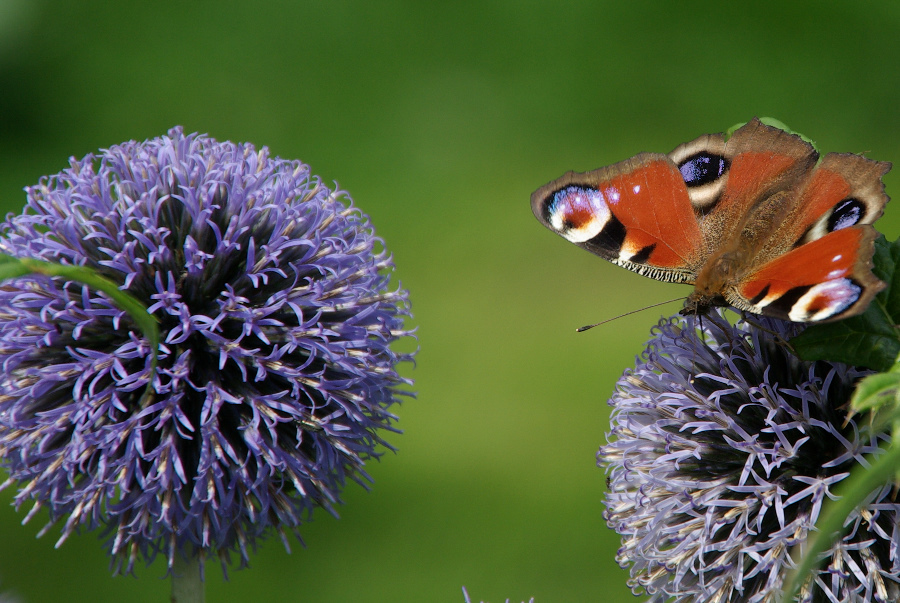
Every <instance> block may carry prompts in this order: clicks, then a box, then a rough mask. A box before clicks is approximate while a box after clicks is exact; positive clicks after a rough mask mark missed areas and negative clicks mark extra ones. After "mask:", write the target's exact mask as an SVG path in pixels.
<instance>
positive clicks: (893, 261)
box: [791, 237, 900, 371]
mask: <svg viewBox="0 0 900 603" xmlns="http://www.w3.org/2000/svg"><path fill="white" fill-rule="evenodd" d="M872 271H873V272H874V273H875V276H877V277H878V278H880V279H881V280H883V281H884V282H885V283H887V285H888V286H887V288H886V289H885V290H884V291H882V292H881V293H879V294H878V295H877V296H876V297H875V300H874V301H873V302H872V303H871V304H870V305H869V307H868V309H866V311H865V312H864V313H862V314H860V315H859V316H853V317H851V318H848V319H846V320H841V321H839V322H833V323H828V324H824V325H813V326H811V327H809V328H808V329H806V330H805V331H803V333H801V334H800V335H798V336H797V337H794V338H793V339H791V345H792V346H794V349H795V350H796V352H797V354H798V355H799V356H800V357H801V358H803V359H804V360H830V361H833V362H844V363H846V364H853V365H855V366H865V367H868V368H871V369H874V370H877V371H886V370H888V369H890V368H891V367H892V366H893V364H894V360H895V359H896V358H897V356H898V354H900V331H898V330H897V327H896V326H895V325H897V324H898V323H900V239H898V240H897V241H894V242H893V243H888V242H887V241H886V240H885V239H884V237H879V238H878V239H876V241H875V256H874V268H873V270H872Z"/></svg>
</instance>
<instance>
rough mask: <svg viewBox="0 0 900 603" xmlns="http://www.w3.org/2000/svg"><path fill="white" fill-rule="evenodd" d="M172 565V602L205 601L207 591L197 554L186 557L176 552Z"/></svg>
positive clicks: (200, 602)
mask: <svg viewBox="0 0 900 603" xmlns="http://www.w3.org/2000/svg"><path fill="white" fill-rule="evenodd" d="M174 557H175V559H174V563H173V565H172V603H203V601H204V600H205V599H206V593H205V591H204V589H203V578H202V577H201V574H200V561H199V559H197V557H196V556H192V557H185V556H184V555H182V554H180V553H179V552H176V553H175V555H174Z"/></svg>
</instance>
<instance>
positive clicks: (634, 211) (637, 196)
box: [531, 153, 703, 283]
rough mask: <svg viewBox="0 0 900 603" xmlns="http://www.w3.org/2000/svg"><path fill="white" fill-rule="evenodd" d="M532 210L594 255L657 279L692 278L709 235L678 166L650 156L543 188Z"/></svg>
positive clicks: (568, 177) (569, 175)
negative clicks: (701, 223)
mask: <svg viewBox="0 0 900 603" xmlns="http://www.w3.org/2000/svg"><path fill="white" fill-rule="evenodd" d="M531 208H532V211H533V212H534V215H535V217H537V219H538V220H540V221H541V223H542V224H544V226H546V227H547V228H549V229H550V230H552V231H554V232H556V233H557V234H559V235H561V236H563V237H565V238H566V239H568V240H569V241H571V242H573V243H575V244H576V245H578V246H579V247H582V248H584V249H587V250H588V251H590V252H591V253H594V254H597V255H599V256H600V257H602V258H605V259H607V260H609V261H610V262H613V263H614V264H618V265H619V266H623V267H625V268H628V269H629V270H633V271H635V272H638V273H640V274H643V275H645V276H649V277H651V278H655V279H657V280H662V281H669V282H678V283H692V282H693V280H694V277H695V275H696V270H697V267H698V265H699V258H700V255H701V252H702V241H703V237H702V233H701V231H700V226H699V224H698V222H697V217H696V215H695V212H694V209H693V207H692V205H691V200H690V196H689V195H688V192H687V187H686V185H685V182H684V178H683V177H682V174H681V172H680V171H679V169H678V167H677V166H676V165H675V164H674V163H673V162H672V161H671V159H669V157H667V156H666V155H662V154H655V153H642V154H640V155H637V156H635V157H632V158H631V159H628V160H626V161H622V162H620V163H617V164H615V165H612V166H609V167H605V168H600V169H598V170H593V171H591V172H585V173H576V172H568V173H567V174H565V175H564V176H562V177H561V178H558V179H557V180H554V181H553V182H550V183H549V184H546V185H544V186H542V187H541V188H539V189H538V190H537V191H535V192H534V194H532V196H531Z"/></svg>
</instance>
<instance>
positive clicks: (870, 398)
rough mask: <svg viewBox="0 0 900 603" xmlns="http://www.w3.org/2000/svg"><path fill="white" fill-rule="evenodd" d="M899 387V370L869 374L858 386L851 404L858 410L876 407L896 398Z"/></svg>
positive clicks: (862, 410)
mask: <svg viewBox="0 0 900 603" xmlns="http://www.w3.org/2000/svg"><path fill="white" fill-rule="evenodd" d="M898 389H900V373H898V372H894V371H891V372H889V373H875V374H874V375H869V376H868V377H866V378H865V379H863V380H862V381H860V382H859V385H857V386H856V390H855V391H854V392H853V397H852V398H851V399H850V406H851V407H852V408H853V410H855V411H856V412H864V411H867V410H872V409H876V408H878V407H880V406H881V405H882V404H884V403H886V402H890V401H891V400H892V399H893V398H895V397H896V395H897V390H898Z"/></svg>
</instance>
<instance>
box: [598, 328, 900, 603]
mask: <svg viewBox="0 0 900 603" xmlns="http://www.w3.org/2000/svg"><path fill="white" fill-rule="evenodd" d="M753 321H754V323H755V324H757V325H758V327H756V326H751V325H750V324H749V323H747V322H743V321H740V322H738V323H737V324H736V325H734V326H732V325H731V324H729V323H728V322H727V321H725V320H724V318H723V317H722V316H721V315H720V314H713V315H711V316H708V317H705V318H703V320H702V329H701V327H700V323H699V322H698V321H697V319H695V318H693V317H691V318H683V317H679V318H676V319H672V320H665V321H662V322H660V324H659V326H658V327H657V328H656V329H655V333H654V336H653V339H651V341H650V343H649V345H648V347H647V349H646V351H645V352H644V353H643V355H642V357H641V360H640V361H639V362H638V365H637V366H636V367H635V368H634V369H633V370H628V371H626V372H625V374H624V375H623V377H622V378H621V379H620V380H619V382H618V385H617V389H616V392H615V394H614V395H613V397H612V399H611V400H610V405H612V406H613V408H614V410H613V413H612V419H611V421H612V434H611V439H610V442H609V443H608V444H607V445H606V446H603V447H602V448H601V449H600V452H599V455H598V459H599V461H600V464H601V466H605V467H606V468H607V470H608V472H609V478H608V483H609V492H608V494H607V496H606V505H607V511H606V513H605V517H606V520H607V522H608V524H609V526H610V527H611V528H613V529H615V530H616V531H617V532H618V533H619V534H620V535H621V536H622V547H621V548H620V549H619V553H618V556H617V560H618V561H619V564H620V565H621V566H622V567H628V566H630V567H631V580H630V581H629V585H630V586H631V588H632V590H633V591H634V592H635V593H636V594H637V593H640V592H641V591H644V592H646V593H647V594H649V595H650V598H649V601H660V602H661V601H666V602H670V601H679V602H685V603H687V602H688V601H690V602H701V601H702V602H706V601H715V602H726V601H734V602H737V601H741V602H744V601H748V602H757V601H759V602H762V601H776V600H777V597H778V596H779V595H780V589H781V585H782V584H783V582H784V580H785V578H786V576H787V573H788V572H789V571H790V569H792V568H793V567H794V566H795V561H797V562H798V561H799V559H793V558H792V557H791V555H792V554H797V553H796V551H793V552H792V547H793V546H794V545H795V544H798V543H800V542H802V541H803V540H804V538H805V537H806V536H807V534H808V533H809V532H810V530H811V529H812V528H813V525H814V523H815V522H816V520H817V519H818V516H819V513H820V511H821V506H822V504H823V502H824V501H825V499H826V497H830V496H832V491H833V489H834V488H835V486H836V485H837V484H838V483H839V482H841V480H843V479H844V478H845V477H847V475H848V472H849V471H850V470H851V469H852V468H853V467H855V466H856V465H857V464H858V463H865V461H864V459H863V456H864V455H867V454H872V453H875V454H877V453H879V449H878V448H877V445H878V444H879V443H880V442H883V441H884V440H887V439H888V436H886V435H885V434H880V433H872V432H871V431H870V430H869V427H868V423H867V421H866V420H865V419H862V420H861V421H859V422H857V421H856V420H854V419H853V418H849V419H848V416H847V412H846V406H845V403H846V402H847V401H848V400H849V397H850V394H851V392H852V390H853V387H854V384H855V382H856V381H857V380H858V379H859V378H860V377H861V376H863V375H865V374H866V373H865V372H863V371H861V370H858V369H855V368H853V367H849V366H845V365H841V364H835V363H830V362H822V361H820V362H804V361H801V360H799V359H798V358H797V357H796V356H795V355H794V354H793V353H792V352H791V349H790V347H789V345H788V344H787V340H788V338H789V337H791V336H793V335H795V334H796V333H797V332H798V331H799V330H800V328H801V327H799V326H797V325H795V324H793V323H786V322H782V321H776V320H768V319H765V318H759V317H754V318H753ZM898 522H900V504H898V503H897V502H895V496H894V494H893V487H892V485H891V484H885V486H884V487H883V488H881V489H880V490H878V491H877V492H875V493H873V494H872V495H871V496H870V497H869V498H868V499H867V502H866V504H865V505H863V506H862V507H861V508H860V509H858V510H857V511H856V512H855V513H854V514H852V515H851V516H850V517H849V518H848V520H847V522H846V523H845V525H846V526H847V528H848V531H847V533H846V535H845V536H844V537H843V538H842V539H841V540H840V541H838V542H837V543H836V544H834V545H833V546H832V547H831V549H830V550H829V551H828V556H827V558H826V559H825V560H824V561H823V564H822V567H821V569H820V570H819V571H818V572H817V573H816V574H815V577H814V580H813V581H811V582H808V583H807V585H806V586H805V588H804V589H803V591H802V593H801V598H800V600H802V601H896V600H898V597H900V588H898V582H900V564H898V562H900V558H898V549H897V545H898V543H900V533H898V528H897V526H898V525H900V524H898Z"/></svg>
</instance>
